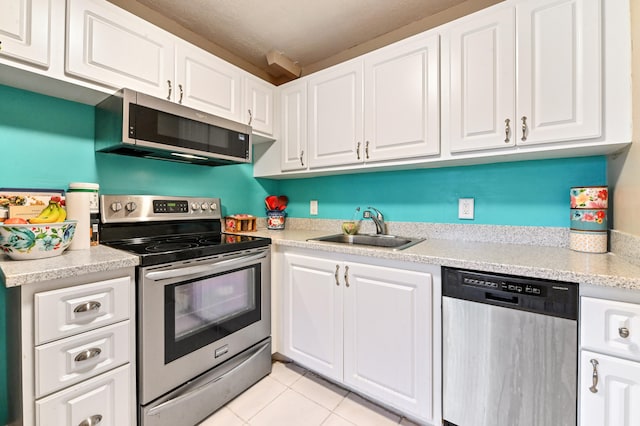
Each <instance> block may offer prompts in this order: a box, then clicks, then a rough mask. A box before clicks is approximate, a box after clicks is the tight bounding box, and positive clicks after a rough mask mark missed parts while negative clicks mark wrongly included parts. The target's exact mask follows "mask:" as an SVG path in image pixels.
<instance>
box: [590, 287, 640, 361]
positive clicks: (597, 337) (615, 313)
mask: <svg viewBox="0 0 640 426" xmlns="http://www.w3.org/2000/svg"><path fill="white" fill-rule="evenodd" d="M581 300H582V303H581V310H580V312H581V313H580V330H581V332H580V339H581V345H582V347H583V348H586V349H589V350H592V351H596V352H600V353H605V354H610V355H616V356H621V357H624V358H627V359H631V360H638V361H640V305H636V304H633V303H625V302H618V301H613V300H603V299H594V298H591V297H582V298H581Z"/></svg>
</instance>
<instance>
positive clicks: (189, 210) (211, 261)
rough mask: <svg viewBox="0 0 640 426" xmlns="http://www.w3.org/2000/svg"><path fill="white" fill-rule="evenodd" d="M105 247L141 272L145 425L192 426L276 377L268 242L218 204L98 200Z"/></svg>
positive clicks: (140, 331)
mask: <svg viewBox="0 0 640 426" xmlns="http://www.w3.org/2000/svg"><path fill="white" fill-rule="evenodd" d="M100 202H101V230H100V237H101V243H103V244H105V245H108V246H110V247H113V248H117V249H121V250H125V251H129V252H131V253H134V254H136V255H138V256H139V257H140V266H139V267H138V268H137V270H136V285H137V289H136V294H137V309H138V310H137V337H136V339H137V354H138V356H137V379H138V406H139V410H138V424H139V425H145V426H147V425H153V426H156V425H172V426H173V425H178V424H179V425H184V426H186V425H195V424H197V423H198V422H200V421H202V420H203V419H204V418H206V417H207V416H208V415H210V414H211V413H212V412H213V411H215V410H216V409H218V408H219V407H221V406H222V405H224V404H225V403H226V402H227V401H229V400H231V399H232V398H234V397H235V396H236V395H238V394H239V393H241V392H242V391H244V390H245V389H247V388H248V387H249V386H251V385H252V384H253V383H255V382H257V381H258V380H259V379H260V378H262V377H264V376H266V375H267V374H269V372H270V371H271V337H270V330H271V321H270V317H271V309H270V306H271V296H270V295H271V286H270V253H269V245H270V243H271V240H269V239H268V238H259V237H251V236H238V235H229V234H224V233H222V232H221V229H222V223H221V213H220V209H221V208H220V199H218V198H201V197H198V198H195V197H172V196H141V195H102V196H101V197H100Z"/></svg>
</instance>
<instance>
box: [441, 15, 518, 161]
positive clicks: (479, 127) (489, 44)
mask: <svg viewBox="0 0 640 426" xmlns="http://www.w3.org/2000/svg"><path fill="white" fill-rule="evenodd" d="M444 37H446V44H447V45H448V46H449V55H450V58H449V63H448V64H445V66H444V68H443V73H447V72H448V73H449V77H450V83H449V85H448V87H444V88H443V90H447V91H448V96H444V100H445V102H443V108H446V109H447V115H448V117H449V120H448V123H445V124H444V125H448V126H449V129H448V130H449V132H450V136H449V138H450V150H451V152H463V151H473V150H481V149H489V148H504V147H510V146H514V138H515V133H514V126H515V123H514V112H515V84H516V78H515V11H514V8H513V6H508V7H505V6H500V7H496V8H492V9H490V10H487V11H483V12H479V13H476V14H474V15H472V16H470V17H468V18H464V19H461V20H460V21H459V22H457V23H456V24H455V25H454V26H452V27H451V28H450V29H449V31H448V32H447V33H446V35H445V36H444ZM506 120H509V121H508V122H507V121H506Z"/></svg>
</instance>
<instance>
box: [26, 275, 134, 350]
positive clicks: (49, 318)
mask: <svg viewBox="0 0 640 426" xmlns="http://www.w3.org/2000/svg"><path fill="white" fill-rule="evenodd" d="M131 286H132V283H131V278H130V277H122V278H115V279H112V280H106V281H99V282H95V283H90V284H83V285H79V286H74V287H67V288H63V289H60V290H52V291H45V292H42V293H37V294H36V295H35V296H34V304H35V319H34V320H35V344H36V345H39V344H42V343H45V342H50V341H52V340H56V339H60V338H62V337H68V336H72V335H74V334H78V333H82V332H84V331H87V330H93V329H95V328H98V327H102V326H105V325H108V324H113V323H116V322H118V321H122V320H125V319H128V318H129V316H130V315H131V314H130V301H131Z"/></svg>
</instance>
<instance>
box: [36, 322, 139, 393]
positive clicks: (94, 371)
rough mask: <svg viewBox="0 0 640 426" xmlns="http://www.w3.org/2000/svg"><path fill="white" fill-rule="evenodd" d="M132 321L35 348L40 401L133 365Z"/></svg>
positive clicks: (37, 387)
mask: <svg viewBox="0 0 640 426" xmlns="http://www.w3.org/2000/svg"><path fill="white" fill-rule="evenodd" d="M130 333H131V323H130V320H127V321H123V322H119V323H117V324H113V325H109V326H107V327H103V328H100V329H98V330H93V331H89V332H87V333H83V334H80V335H78V336H72V337H68V338H66V339H62V340H57V341H55V342H53V343H48V344H46V345H42V346H38V347H36V349H35V364H36V369H35V373H36V398H40V397H42V396H44V395H48V394H50V393H52V392H55V391H57V390H59V389H62V388H65V387H67V386H70V385H72V384H75V383H78V382H80V381H82V380H86V379H88V378H90V377H94V376H97V375H98V374H101V373H104V372H106V371H108V370H111V369H113V368H115V367H117V366H120V365H123V364H126V363H128V362H129V359H130V353H131V345H130V338H131V334H130Z"/></svg>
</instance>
